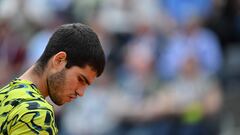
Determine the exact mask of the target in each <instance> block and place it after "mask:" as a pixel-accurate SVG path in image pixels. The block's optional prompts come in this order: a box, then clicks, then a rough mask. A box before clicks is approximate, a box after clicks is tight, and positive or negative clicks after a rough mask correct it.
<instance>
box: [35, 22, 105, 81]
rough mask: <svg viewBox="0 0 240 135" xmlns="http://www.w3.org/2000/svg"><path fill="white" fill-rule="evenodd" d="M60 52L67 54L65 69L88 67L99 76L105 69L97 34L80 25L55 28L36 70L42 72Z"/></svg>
mask: <svg viewBox="0 0 240 135" xmlns="http://www.w3.org/2000/svg"><path fill="white" fill-rule="evenodd" d="M60 51H64V52H66V54H67V58H66V59H67V64H66V68H70V67H72V66H79V67H84V66H86V65H89V66H90V67H91V68H92V69H93V70H94V71H96V73H97V77H98V76H100V75H101V74H102V72H103V70H104V67H105V55H104V51H103V49H102V46H101V43H100V41H99V39H98V36H97V34H96V33H95V32H94V31H93V30H92V29H91V28H90V27H89V26H87V25H84V24H81V23H73V24H65V25H61V26H60V27H58V28H57V30H56V31H55V32H54V33H53V35H52V37H51V38H50V39H49V41H48V44H47V46H46V48H45V50H44V52H43V54H42V55H41V57H40V58H39V59H38V61H37V63H36V65H37V66H38V67H37V69H39V68H40V69H41V70H44V68H45V66H46V64H47V62H48V60H49V59H50V58H51V57H52V56H53V55H55V54H57V53H58V52H60Z"/></svg>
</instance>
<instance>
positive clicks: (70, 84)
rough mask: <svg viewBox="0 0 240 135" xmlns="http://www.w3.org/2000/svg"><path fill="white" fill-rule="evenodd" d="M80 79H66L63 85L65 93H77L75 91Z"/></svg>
mask: <svg viewBox="0 0 240 135" xmlns="http://www.w3.org/2000/svg"><path fill="white" fill-rule="evenodd" d="M78 85H79V83H78V81H77V80H74V79H69V80H66V81H65V84H64V85H63V86H62V88H64V91H65V93H71V94H72V93H73V92H74V93H75V91H76V90H77V88H78Z"/></svg>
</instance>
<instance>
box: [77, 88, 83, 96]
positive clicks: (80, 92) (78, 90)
mask: <svg viewBox="0 0 240 135" xmlns="http://www.w3.org/2000/svg"><path fill="white" fill-rule="evenodd" d="M84 92H85V88H79V89H77V90H76V94H77V95H78V96H80V97H81V96H83V95H84Z"/></svg>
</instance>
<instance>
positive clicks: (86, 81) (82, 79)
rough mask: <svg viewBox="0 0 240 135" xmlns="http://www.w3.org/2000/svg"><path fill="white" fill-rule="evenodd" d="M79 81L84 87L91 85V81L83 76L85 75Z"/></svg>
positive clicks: (79, 77)
mask: <svg viewBox="0 0 240 135" xmlns="http://www.w3.org/2000/svg"><path fill="white" fill-rule="evenodd" d="M78 81H79V82H81V83H83V84H84V85H90V84H89V81H88V80H87V78H86V77H85V76H83V75H80V76H78Z"/></svg>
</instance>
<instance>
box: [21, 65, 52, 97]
mask: <svg viewBox="0 0 240 135" xmlns="http://www.w3.org/2000/svg"><path fill="white" fill-rule="evenodd" d="M35 68H36V66H35V65H33V66H32V67H30V68H29V69H28V70H27V71H26V72H25V73H24V74H23V75H21V76H20V77H19V79H23V80H28V81H30V82H32V83H33V84H34V85H36V86H37V88H38V89H39V91H40V93H41V95H42V96H44V97H47V96H48V87H47V77H46V73H44V72H43V73H42V74H38V73H37V72H36V71H34V69H35Z"/></svg>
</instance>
